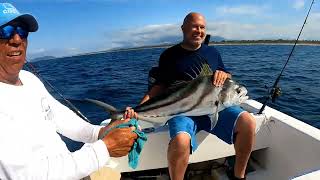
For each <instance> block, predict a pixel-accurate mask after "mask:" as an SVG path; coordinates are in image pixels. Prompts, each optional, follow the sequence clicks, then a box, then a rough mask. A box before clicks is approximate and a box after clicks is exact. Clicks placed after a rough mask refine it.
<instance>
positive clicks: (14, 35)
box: [0, 3, 137, 179]
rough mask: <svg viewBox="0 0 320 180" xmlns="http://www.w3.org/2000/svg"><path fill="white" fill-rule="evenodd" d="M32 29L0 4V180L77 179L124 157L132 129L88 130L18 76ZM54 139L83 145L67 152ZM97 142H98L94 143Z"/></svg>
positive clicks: (34, 81)
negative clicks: (65, 138) (111, 160)
mask: <svg viewBox="0 0 320 180" xmlns="http://www.w3.org/2000/svg"><path fill="white" fill-rule="evenodd" d="M37 30H38V23H37V21H36V19H35V18H34V17H33V16H32V15H30V14H20V13H19V12H18V10H17V9H16V8H15V7H14V6H13V5H11V4H9V3H0V146H1V148H0V179H80V178H83V177H86V176H88V175H89V174H91V173H92V172H94V171H96V170H98V169H100V168H101V167H103V166H105V165H107V164H108V162H109V160H110V157H120V156H124V155H127V154H128V152H129V151H130V150H131V147H132V145H133V143H134V141H135V139H136V138H137V135H136V134H135V133H133V132H132V130H133V129H134V128H133V127H132V128H121V129H120V128H115V129H113V130H111V131H110V132H109V133H108V134H107V135H106V136H105V137H101V135H102V134H104V132H105V130H107V129H109V128H110V127H112V126H114V125H118V124H120V123H123V122H127V121H128V120H129V118H130V117H132V116H133V115H134V112H133V111H132V110H131V111H130V112H129V113H127V119H126V120H124V121H116V122H115V123H113V124H111V125H109V126H107V127H100V126H94V125H91V124H89V123H87V122H85V121H83V120H82V119H81V118H79V117H78V116H77V115H75V114H74V113H73V112H72V111H71V110H69V109H68V108H67V107H65V106H63V105H62V104H61V103H59V102H58V101H57V100H55V99H54V98H53V97H52V96H51V95H50V94H49V93H48V91H47V90H46V89H45V87H44V85H43V84H42V82H41V81H40V80H39V79H38V78H37V77H36V76H34V75H33V74H31V73H29V72H27V71H24V70H22V67H23V65H24V63H25V61H26V49H27V45H28V39H27V38H28V34H29V32H36V31H37ZM58 133H60V134H62V135H64V136H66V137H69V138H70V139H73V140H76V141H80V142H85V143H86V144H85V145H84V146H83V147H82V148H81V149H80V150H78V151H75V152H70V151H69V150H68V149H67V147H66V145H65V144H64V142H63V141H62V140H61V138H60V136H59V135H58ZM98 137H100V138H101V140H98Z"/></svg>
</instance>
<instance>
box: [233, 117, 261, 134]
mask: <svg viewBox="0 0 320 180" xmlns="http://www.w3.org/2000/svg"><path fill="white" fill-rule="evenodd" d="M255 129H256V120H255V118H254V117H253V116H252V115H251V114H250V113H248V112H243V113H242V114H241V115H240V116H239V119H238V121H237V125H236V132H247V133H255Z"/></svg>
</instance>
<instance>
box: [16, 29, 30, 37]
mask: <svg viewBox="0 0 320 180" xmlns="http://www.w3.org/2000/svg"><path fill="white" fill-rule="evenodd" d="M16 32H17V33H18V34H19V36H20V37H21V38H27V37H28V35H29V32H28V31H26V30H25V29H23V28H22V27H17V29H16Z"/></svg>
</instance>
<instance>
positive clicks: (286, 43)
mask: <svg viewBox="0 0 320 180" xmlns="http://www.w3.org/2000/svg"><path fill="white" fill-rule="evenodd" d="M175 44H176V43H172V44H160V45H150V46H140V47H132V48H128V47H127V48H114V49H107V50H103V51H95V52H89V53H82V54H76V55H73V56H64V57H57V58H53V59H60V58H67V57H77V56H87V55H94V54H101V53H108V52H122V51H136V50H143V49H154V48H169V47H171V46H173V45H175ZM267 45H268V46H293V45H294V41H280V42H279V41H268V40H267V41H225V42H210V43H209V46H267ZM297 46H320V42H319V41H300V42H298V43H297Z"/></svg>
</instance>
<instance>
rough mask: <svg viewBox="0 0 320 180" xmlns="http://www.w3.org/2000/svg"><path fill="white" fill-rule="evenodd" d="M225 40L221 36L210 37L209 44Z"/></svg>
mask: <svg viewBox="0 0 320 180" xmlns="http://www.w3.org/2000/svg"><path fill="white" fill-rule="evenodd" d="M225 40H226V39H225V38H224V37H221V36H211V37H210V42H213V41H214V42H221V41H225Z"/></svg>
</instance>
